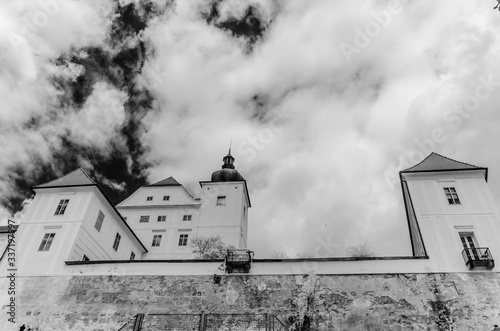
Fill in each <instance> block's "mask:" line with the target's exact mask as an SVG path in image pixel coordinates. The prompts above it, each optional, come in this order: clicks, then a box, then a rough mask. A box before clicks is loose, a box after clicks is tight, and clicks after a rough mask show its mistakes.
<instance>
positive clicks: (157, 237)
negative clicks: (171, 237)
mask: <svg viewBox="0 0 500 331" xmlns="http://www.w3.org/2000/svg"><path fill="white" fill-rule="evenodd" d="M160 243H161V234H155V235H154V236H153V243H152V244H151V247H158V246H160Z"/></svg>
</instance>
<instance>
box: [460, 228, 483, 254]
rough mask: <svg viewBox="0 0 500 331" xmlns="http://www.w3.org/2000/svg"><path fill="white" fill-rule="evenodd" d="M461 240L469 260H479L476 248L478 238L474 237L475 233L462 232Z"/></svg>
mask: <svg viewBox="0 0 500 331" xmlns="http://www.w3.org/2000/svg"><path fill="white" fill-rule="evenodd" d="M460 241H461V242H462V245H463V246H464V249H465V254H466V255H467V258H468V259H469V260H479V257H478V255H477V253H478V252H477V250H476V247H477V245H476V238H475V237H474V233H472V232H467V233H460Z"/></svg>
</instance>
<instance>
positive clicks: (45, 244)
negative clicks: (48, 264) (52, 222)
mask: <svg viewBox="0 0 500 331" xmlns="http://www.w3.org/2000/svg"><path fill="white" fill-rule="evenodd" d="M55 236H56V234H55V233H46V234H45V235H44V236H43V239H42V242H41V243H40V247H38V250H39V251H48V250H49V249H50V245H52V241H53V240H54V237H55Z"/></svg>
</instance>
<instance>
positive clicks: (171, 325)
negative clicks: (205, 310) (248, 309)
mask: <svg viewBox="0 0 500 331" xmlns="http://www.w3.org/2000/svg"><path fill="white" fill-rule="evenodd" d="M159 330H169V331H288V330H289V328H288V327H286V326H285V324H284V323H283V322H281V321H280V320H279V319H278V318H277V317H276V316H274V315H272V314H137V315H136V316H135V318H133V319H131V320H130V321H129V322H127V323H126V324H125V325H124V326H122V327H121V328H120V329H119V331H159Z"/></svg>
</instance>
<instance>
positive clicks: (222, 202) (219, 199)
mask: <svg viewBox="0 0 500 331" xmlns="http://www.w3.org/2000/svg"><path fill="white" fill-rule="evenodd" d="M225 205H226V196H225V195H221V196H218V197H217V206H225Z"/></svg>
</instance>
